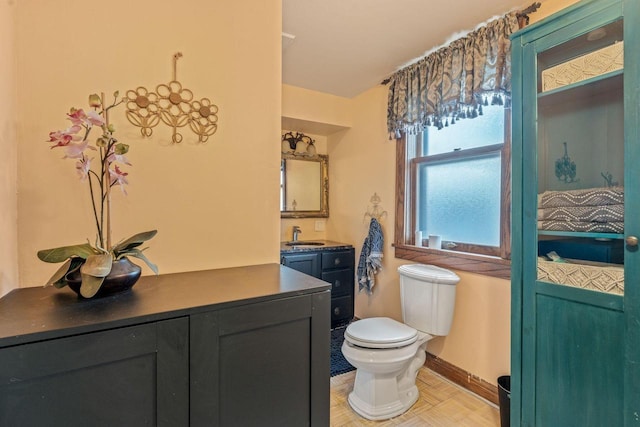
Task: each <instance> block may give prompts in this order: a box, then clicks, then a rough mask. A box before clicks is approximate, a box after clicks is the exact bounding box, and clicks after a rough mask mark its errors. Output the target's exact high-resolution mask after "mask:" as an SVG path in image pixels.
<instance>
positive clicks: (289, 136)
mask: <svg viewBox="0 0 640 427" xmlns="http://www.w3.org/2000/svg"><path fill="white" fill-rule="evenodd" d="M315 142H316V141H315V140H313V139H312V138H311V137H310V136H307V135H305V134H304V133H301V132H296V133H295V134H294V133H293V132H287V133H285V134H284V135H282V153H283V154H292V155H294V156H303V157H315V156H316V146H315Z"/></svg>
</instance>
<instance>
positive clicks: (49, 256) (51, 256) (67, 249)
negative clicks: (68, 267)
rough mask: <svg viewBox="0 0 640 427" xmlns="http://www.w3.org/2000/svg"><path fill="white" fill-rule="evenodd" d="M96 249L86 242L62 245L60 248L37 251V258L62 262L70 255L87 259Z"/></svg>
mask: <svg viewBox="0 0 640 427" xmlns="http://www.w3.org/2000/svg"><path fill="white" fill-rule="evenodd" d="M95 253H96V250H95V249H93V247H91V245H90V244H88V243H83V244H81V245H72V246H62V247H60V248H53V249H43V250H41V251H38V258H39V259H40V260H41V261H44V262H63V261H66V260H67V259H69V258H71V257H79V258H83V259H87V257H89V256H90V255H94V254H95Z"/></svg>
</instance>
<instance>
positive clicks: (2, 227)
mask: <svg viewBox="0 0 640 427" xmlns="http://www.w3.org/2000/svg"><path fill="white" fill-rule="evenodd" d="M15 9H16V8H15V2H6V1H3V2H0V58H2V59H1V60H0V153H2V155H1V156H0V296H2V295H4V294H6V293H7V292H9V291H10V290H11V289H14V288H16V287H18V252H17V250H16V247H17V245H18V196H17V178H18V172H17V163H18V145H17V144H16V125H15V123H16V109H15V104H16V91H15V79H16V74H15V66H16V61H15V44H14V43H15V39H14V30H15V26H14V24H15Z"/></svg>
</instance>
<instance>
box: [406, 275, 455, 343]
mask: <svg viewBox="0 0 640 427" xmlns="http://www.w3.org/2000/svg"><path fill="white" fill-rule="evenodd" d="M398 272H399V273H400V299H401V304H402V320H403V322H404V323H405V324H407V325H409V326H411V327H413V328H415V329H417V330H419V331H422V332H425V333H427V334H429V335H447V334H448V333H449V330H450V329H451V322H452V321H453V308H454V306H455V300H456V285H457V283H458V282H459V281H460V278H459V277H458V276H457V275H456V274H455V273H454V272H452V271H449V270H447V269H445V268H440V267H436V266H435V265H424V264H407V265H401V266H400V267H398Z"/></svg>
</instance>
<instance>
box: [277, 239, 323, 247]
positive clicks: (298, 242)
mask: <svg viewBox="0 0 640 427" xmlns="http://www.w3.org/2000/svg"><path fill="white" fill-rule="evenodd" d="M286 245H287V246H324V243H322V242H311V241H309V242H305V241H304V240H297V241H295V242H287V243H286Z"/></svg>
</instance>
